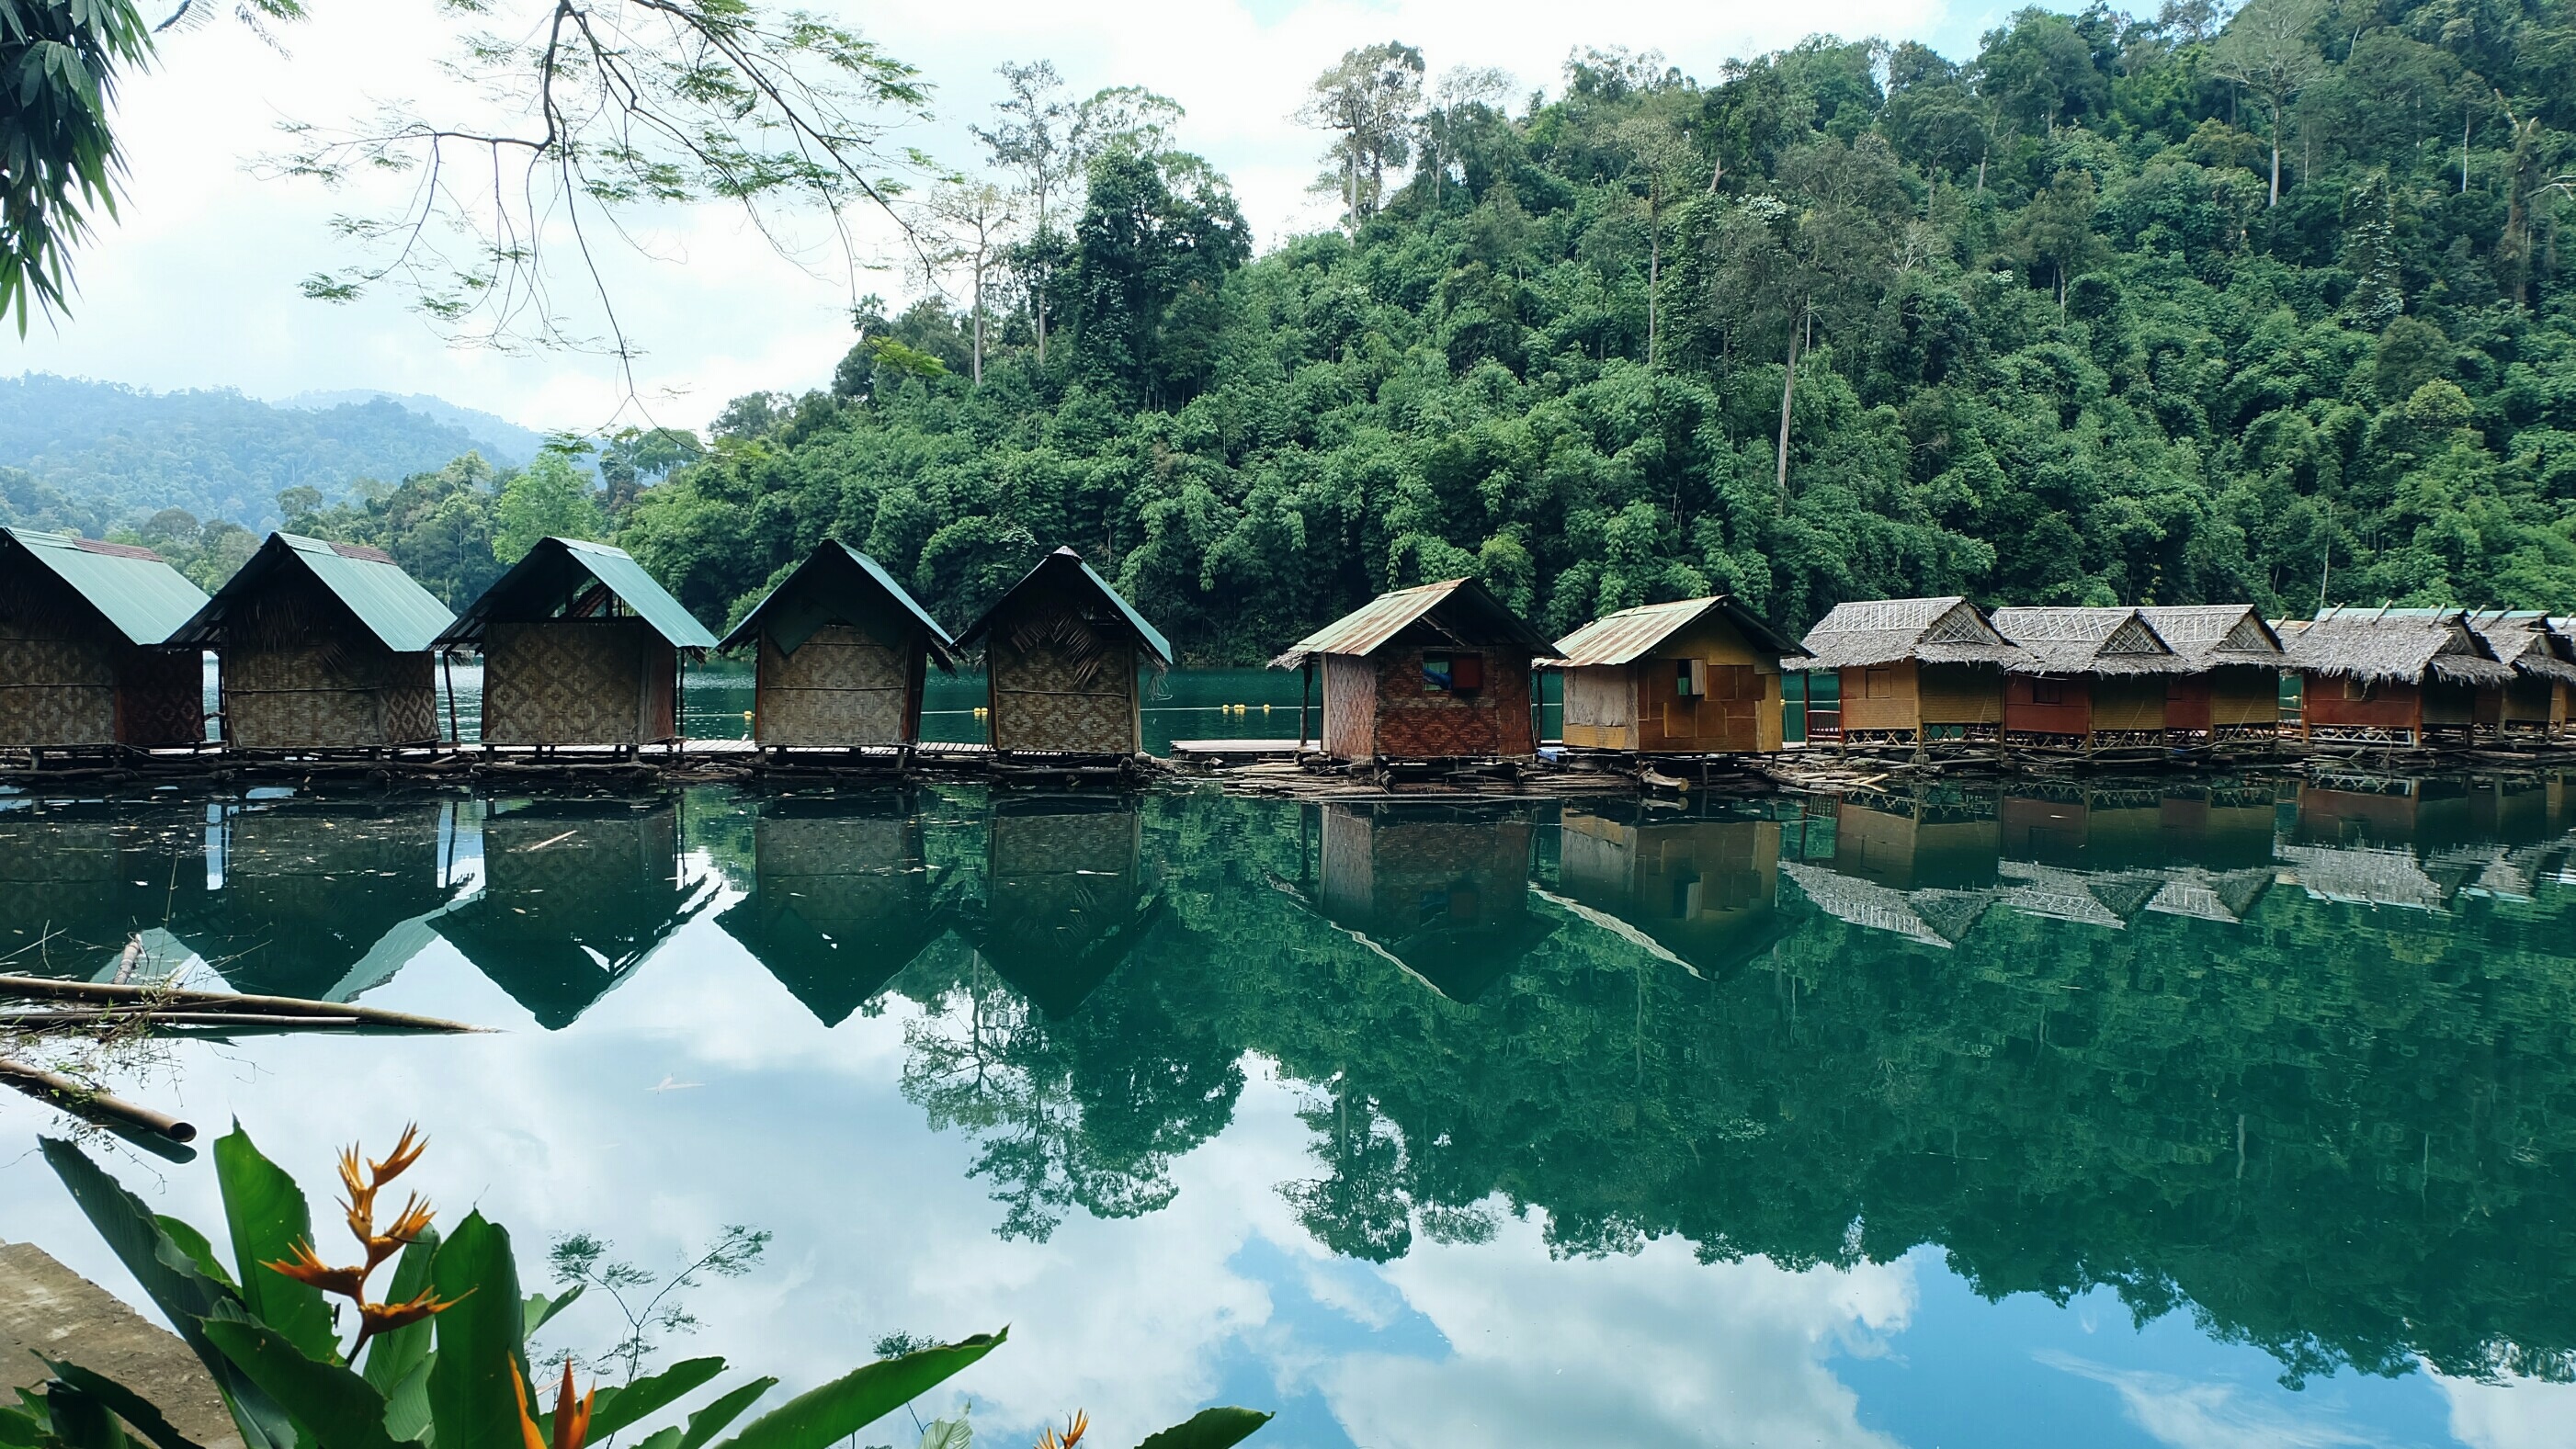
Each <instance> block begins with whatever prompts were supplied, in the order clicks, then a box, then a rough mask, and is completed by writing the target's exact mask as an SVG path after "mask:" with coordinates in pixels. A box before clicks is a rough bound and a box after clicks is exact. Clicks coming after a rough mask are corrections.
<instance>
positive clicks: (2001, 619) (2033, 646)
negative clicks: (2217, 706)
mask: <svg viewBox="0 0 2576 1449" xmlns="http://www.w3.org/2000/svg"><path fill="white" fill-rule="evenodd" d="M1993 620H1994V626H1995V630H1996V632H1998V633H2000V634H2002V635H2003V636H2004V637H2005V638H2007V639H2010V640H2011V641H2013V642H2014V643H2015V644H2018V645H2020V646H2021V647H2022V649H2023V650H2024V651H2025V657H2024V658H2022V659H2020V660H2018V661H2015V662H2014V663H2011V664H2008V665H2006V666H2005V678H2004V738H2005V739H2006V740H2008V741H2011V742H2012V743H2014V744H2023V745H2048V746H2058V747H2069V748H2078V749H2085V750H2091V749H2098V748H2101V747H2104V746H2119V745H2161V744H2163V743H2164V739H2165V684H2166V681H2167V680H2168V679H2169V678H2172V677H2174V676H2177V675H2180V674H2182V673H2183V672H2184V665H2183V661H2182V659H2181V657H2180V656H2179V655H2177V654H2175V653H2174V651H2173V650H2172V648H2170V647H2169V646H2168V645H2166V643H2165V641H2164V640H2163V639H2162V638H2159V637H2158V636H2157V634H2156V631H2155V629H2154V628H2153V627H2151V626H2150V625H2149V624H2148V623H2147V621H2146V620H2144V619H2142V618H2140V617H2138V611H2137V610H2135V609H1997V610H1995V612H1994V615H1993Z"/></svg>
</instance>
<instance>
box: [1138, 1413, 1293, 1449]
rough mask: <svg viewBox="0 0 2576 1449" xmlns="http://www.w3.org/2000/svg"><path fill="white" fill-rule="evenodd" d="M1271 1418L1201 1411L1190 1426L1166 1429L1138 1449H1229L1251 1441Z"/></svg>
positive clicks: (1259, 1415) (1195, 1415) (1181, 1425)
mask: <svg viewBox="0 0 2576 1449" xmlns="http://www.w3.org/2000/svg"><path fill="white" fill-rule="evenodd" d="M1270 1419H1271V1416H1270V1415H1268V1414H1264V1413H1258V1412H1256V1411H1254V1410H1251V1409H1230V1408H1229V1409H1201V1410H1199V1411H1198V1412H1197V1413H1195V1414H1192V1415H1191V1416H1190V1417H1189V1421H1188V1422H1187V1423H1183V1424H1175V1425H1173V1426H1172V1427H1171V1428H1168V1429H1165V1430H1164V1431H1163V1432H1162V1433H1160V1434H1157V1435H1155V1436H1154V1437H1152V1438H1151V1439H1148V1440H1146V1441H1145V1442H1144V1443H1142V1444H1139V1445H1137V1446H1136V1449H1228V1446H1230V1445H1234V1444H1240V1443H1242V1442H1243V1441H1244V1440H1246V1439H1249V1438H1251V1437H1252V1435H1253V1431H1254V1430H1257V1429H1259V1428H1260V1427H1261V1426H1262V1425H1264V1424H1267V1423H1269V1422H1270Z"/></svg>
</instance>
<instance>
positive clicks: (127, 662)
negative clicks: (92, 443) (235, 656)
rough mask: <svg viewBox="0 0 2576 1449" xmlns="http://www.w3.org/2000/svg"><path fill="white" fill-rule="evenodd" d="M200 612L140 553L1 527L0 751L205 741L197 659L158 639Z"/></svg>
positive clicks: (200, 600)
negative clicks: (3, 749) (10, 748)
mask: <svg viewBox="0 0 2576 1449" xmlns="http://www.w3.org/2000/svg"><path fill="white" fill-rule="evenodd" d="M205 606H206V592H205V590H203V589H200V588H198V587H197V586H196V585H195V584H192V583H190V582H188V580H187V578H186V577H185V576H183V575H182V574H181V573H180V572H179V571H178V570H177V569H174V568H172V567H170V565H169V564H168V563H166V562H164V561H163V560H162V558H161V556H160V555H159V554H157V553H154V552H153V551H152V550H150V549H148V548H133V547H129V546H127V545H125V544H120V543H100V542H98V541H97V540H96V539H88V538H77V537H74V536H72V535H70V534H65V533H41V532H38V531H36V530H34V529H25V528H0V747H16V748H22V749H30V750H45V749H61V748H80V747H87V746H98V745H123V746H125V747H127V748H129V749H148V748H152V747H155V746H169V745H192V744H195V743H197V742H198V741H200V740H203V739H204V738H205V737H206V720H205V713H206V709H205V665H204V661H203V656H202V655H201V654H200V653H199V652H198V651H197V650H194V649H175V648H171V647H169V646H168V645H167V643H166V642H165V641H167V640H168V639H169V637H170V636H171V634H172V633H174V632H176V631H177V630H178V628H179V627H180V626H181V625H183V624H185V623H187V622H188V619H189V617H190V616H191V615H193V614H195V613H196V612H197V611H198V610H199V609H202V608H204V607H205Z"/></svg>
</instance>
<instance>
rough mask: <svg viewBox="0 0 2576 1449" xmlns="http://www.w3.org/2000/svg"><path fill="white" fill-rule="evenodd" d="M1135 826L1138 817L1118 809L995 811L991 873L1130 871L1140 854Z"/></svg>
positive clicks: (1122, 873)
mask: <svg viewBox="0 0 2576 1449" xmlns="http://www.w3.org/2000/svg"><path fill="white" fill-rule="evenodd" d="M1139 828H1140V827H1139V821H1138V817H1137V816H1136V815H1135V814H1134V813H1133V812H1130V811H1124V810H1101V811H1093V812H1083V813H1077V814H1068V815H1002V816H996V817H995V818H994V820H993V830H992V845H991V850H992V869H993V873H994V874H995V875H1028V874H1038V875H1043V874H1049V873H1063V874H1071V873H1074V872H1077V871H1080V872H1091V873H1095V874H1113V875H1124V874H1133V873H1134V872H1135V870H1136V869H1137V861H1138V856H1139V853H1140V852H1139V845H1138V841H1139V836H1138V830H1139Z"/></svg>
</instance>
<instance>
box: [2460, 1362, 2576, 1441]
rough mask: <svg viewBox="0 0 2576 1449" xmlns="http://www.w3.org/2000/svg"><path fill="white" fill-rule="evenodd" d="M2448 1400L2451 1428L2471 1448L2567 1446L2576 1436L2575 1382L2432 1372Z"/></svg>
mask: <svg viewBox="0 0 2576 1449" xmlns="http://www.w3.org/2000/svg"><path fill="white" fill-rule="evenodd" d="M2433 1382H2434V1383H2436V1384H2439V1385H2441V1388H2442V1397H2443V1398H2445V1399H2447V1400H2449V1401H2450V1405H2451V1434H2452V1436H2453V1437H2454V1438H2456V1439H2458V1440H2459V1441H2460V1442H2461V1443H2463V1444H2466V1445H2468V1446H2469V1449H2565V1446H2566V1445H2567V1444H2568V1443H2569V1442H2570V1441H2571V1439H2576V1384H2554V1383H2547V1382H2544V1381H2542V1380H2540V1379H2520V1378H2517V1379H2507V1380H2505V1381H2504V1382H2502V1383H2496V1384H2482V1383H2479V1382H2478V1381H2477V1380H2475V1379H2453V1378H2444V1377H2443V1376H2441V1375H2440V1374H2434V1375H2433Z"/></svg>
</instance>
